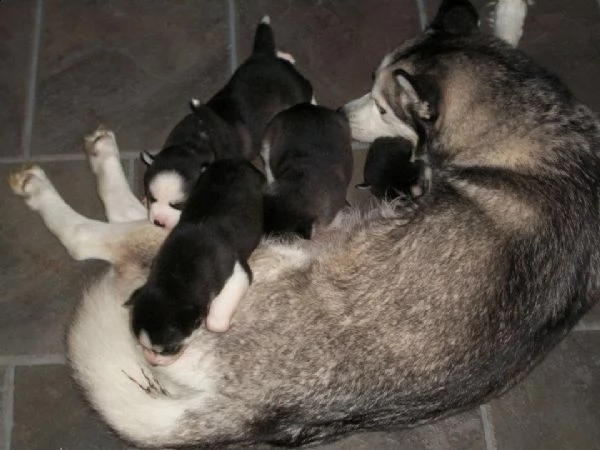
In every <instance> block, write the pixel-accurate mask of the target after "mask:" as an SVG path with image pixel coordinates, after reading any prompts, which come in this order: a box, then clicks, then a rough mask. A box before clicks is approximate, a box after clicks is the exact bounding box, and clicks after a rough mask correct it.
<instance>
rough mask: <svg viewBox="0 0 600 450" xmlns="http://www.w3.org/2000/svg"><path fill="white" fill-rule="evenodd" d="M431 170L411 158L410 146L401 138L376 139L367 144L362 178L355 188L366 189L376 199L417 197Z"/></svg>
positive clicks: (425, 184) (424, 187)
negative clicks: (367, 148) (367, 149)
mask: <svg viewBox="0 0 600 450" xmlns="http://www.w3.org/2000/svg"><path fill="white" fill-rule="evenodd" d="M430 172H431V169H429V168H428V166H427V165H426V163H425V162H424V161H423V160H421V159H414V158H413V145H412V143H411V142H410V141H408V140H406V139H404V138H401V137H395V138H394V137H383V138H378V139H376V140H375V141H374V142H373V144H371V146H370V147H369V151H368V153H367V158H366V160H365V167H364V170H363V174H364V175H363V176H364V181H363V182H362V183H360V184H357V185H356V188H357V189H369V190H370V191H371V194H373V195H374V196H375V197H377V198H379V199H386V200H393V199H395V198H397V197H403V198H417V197H420V196H421V195H423V193H425V191H426V189H427V184H428V182H427V180H428V178H430Z"/></svg>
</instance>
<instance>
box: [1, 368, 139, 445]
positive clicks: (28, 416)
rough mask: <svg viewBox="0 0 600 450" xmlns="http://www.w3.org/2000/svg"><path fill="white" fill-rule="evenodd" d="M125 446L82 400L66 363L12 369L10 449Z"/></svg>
mask: <svg viewBox="0 0 600 450" xmlns="http://www.w3.org/2000/svg"><path fill="white" fill-rule="evenodd" d="M126 448H128V446H127V444H125V443H124V442H123V441H121V440H120V439H118V438H117V437H116V436H114V435H113V434H112V433H111V432H110V431H109V429H108V427H107V426H106V425H105V424H104V423H102V422H101V421H100V419H99V418H98V416H97V415H96V414H95V413H94V412H93V411H92V410H91V408H89V406H88V405H87V404H85V403H84V401H83V399H82V397H81V395H80V393H79V392H78V391H77V389H76V388H75V385H74V383H73V381H72V380H71V379H70V377H69V372H68V368H67V367H66V366H37V367H18V368H17V369H16V373H15V410H14V428H13V434H12V450H37V449H39V450H59V449H62V450H117V449H126Z"/></svg>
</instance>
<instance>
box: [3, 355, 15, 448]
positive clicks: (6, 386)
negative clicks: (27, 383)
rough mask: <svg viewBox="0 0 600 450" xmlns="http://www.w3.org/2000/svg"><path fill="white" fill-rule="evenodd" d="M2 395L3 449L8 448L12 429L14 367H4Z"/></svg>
mask: <svg viewBox="0 0 600 450" xmlns="http://www.w3.org/2000/svg"><path fill="white" fill-rule="evenodd" d="M2 391H3V393H4V395H3V397H4V398H3V411H2V415H3V419H4V423H3V427H4V430H3V431H4V442H3V445H4V449H5V450H10V444H11V442H10V441H11V438H12V429H13V405H14V402H15V367H14V366H12V365H11V366H8V367H6V373H5V374H4V383H3V385H2Z"/></svg>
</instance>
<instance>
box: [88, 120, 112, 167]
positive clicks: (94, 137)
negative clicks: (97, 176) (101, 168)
mask: <svg viewBox="0 0 600 450" xmlns="http://www.w3.org/2000/svg"><path fill="white" fill-rule="evenodd" d="M83 140H84V144H85V152H86V153H87V154H88V157H89V159H90V163H91V164H92V169H93V170H94V171H95V170H96V168H97V167H96V166H97V164H98V163H99V162H100V161H102V160H104V159H105V158H106V157H108V156H115V157H117V158H118V157H119V148H118V147H117V140H116V138H115V133H113V132H112V131H111V130H109V129H108V128H106V127H104V126H103V125H100V126H99V127H98V129H97V130H96V131H94V132H93V133H91V134H88V135H87V136H85V137H84V138H83Z"/></svg>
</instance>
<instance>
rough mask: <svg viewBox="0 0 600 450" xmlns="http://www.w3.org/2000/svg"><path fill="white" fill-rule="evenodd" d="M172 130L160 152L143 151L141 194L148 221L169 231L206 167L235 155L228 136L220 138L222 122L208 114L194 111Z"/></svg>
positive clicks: (208, 112)
mask: <svg viewBox="0 0 600 450" xmlns="http://www.w3.org/2000/svg"><path fill="white" fill-rule="evenodd" d="M196 106H197V105H195V103H194V101H193V100H192V104H191V108H192V112H191V114H188V115H187V116H185V117H184V118H183V119H182V120H181V121H180V122H179V123H178V124H177V125H176V126H175V128H173V130H172V131H171V133H169V136H168V137H167V139H166V141H165V144H164V145H163V148H162V150H161V151H160V152H159V153H158V154H157V155H156V156H152V155H150V153H148V152H143V153H142V155H141V157H142V161H143V162H144V163H145V164H146V165H147V166H148V168H147V169H146V173H145V174H144V192H145V200H146V206H147V208H148V218H149V219H150V221H151V222H153V223H154V224H155V225H158V226H161V227H165V228H167V229H171V228H173V227H174V226H175V225H176V224H177V222H178V221H179V216H180V214H181V209H182V207H183V205H184V203H185V201H186V199H187V197H188V195H189V192H190V191H191V189H192V187H193V186H194V185H195V184H196V181H197V180H198V177H199V176H200V174H201V173H202V171H203V170H204V169H206V167H207V166H208V165H209V164H210V163H212V162H213V161H214V160H215V159H217V158H227V157H231V156H232V155H235V151H234V147H233V144H232V143H231V142H230V141H231V140H230V139H229V138H228V136H224V135H221V134H220V133H218V132H217V131H218V130H219V129H220V126H221V123H220V122H222V120H221V119H220V118H219V117H218V116H217V115H216V114H214V113H212V114H211V112H210V111H207V110H203V111H198V112H197V111H195V108H196Z"/></svg>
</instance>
